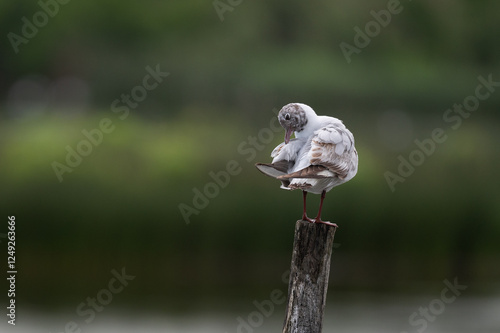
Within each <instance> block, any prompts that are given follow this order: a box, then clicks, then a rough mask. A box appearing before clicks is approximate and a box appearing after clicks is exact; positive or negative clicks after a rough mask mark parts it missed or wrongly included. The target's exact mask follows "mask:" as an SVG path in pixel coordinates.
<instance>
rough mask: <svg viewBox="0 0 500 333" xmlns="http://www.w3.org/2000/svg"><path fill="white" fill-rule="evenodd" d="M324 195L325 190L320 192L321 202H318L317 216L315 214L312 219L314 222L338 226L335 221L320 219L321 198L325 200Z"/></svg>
mask: <svg viewBox="0 0 500 333" xmlns="http://www.w3.org/2000/svg"><path fill="white" fill-rule="evenodd" d="M325 196H326V191H323V192H321V202H320V203H319V211H318V216H316V218H315V219H314V222H316V223H323V224H327V225H330V226H332V227H335V228H338V226H337V224H336V223H331V222H328V221H323V220H321V210H322V209H323V200H325Z"/></svg>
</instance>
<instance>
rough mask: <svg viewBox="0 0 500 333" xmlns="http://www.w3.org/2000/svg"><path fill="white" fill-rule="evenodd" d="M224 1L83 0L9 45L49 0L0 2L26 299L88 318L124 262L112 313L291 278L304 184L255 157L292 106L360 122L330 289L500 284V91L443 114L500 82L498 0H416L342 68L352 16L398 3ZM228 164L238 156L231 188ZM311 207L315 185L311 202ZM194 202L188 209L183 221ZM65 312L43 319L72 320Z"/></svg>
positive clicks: (2, 84) (493, 291)
mask: <svg viewBox="0 0 500 333" xmlns="http://www.w3.org/2000/svg"><path fill="white" fill-rule="evenodd" d="M47 3H50V2H47ZM52 4H53V2H52ZM226 4H227V3H226ZM231 8H232V11H225V12H223V13H221V14H220V15H222V18H223V20H221V19H220V17H221V16H220V15H219V14H218V13H217V10H216V9H215V7H214V4H213V3H212V2H210V1H169V2H167V1H142V2H131V3H129V2H123V1H116V0H112V1H106V2H97V1H84V2H81V1H70V2H68V3H67V4H60V5H59V8H58V10H57V13H55V14H54V15H53V17H49V18H48V20H47V22H46V24H44V25H42V26H41V27H39V28H38V32H37V33H36V34H35V35H34V36H33V37H32V38H27V39H26V40H27V43H22V44H19V45H18V46H17V51H18V52H16V47H13V45H12V43H11V41H10V38H12V34H11V35H10V36H11V37H10V38H9V33H14V34H17V35H18V36H22V34H23V32H22V29H23V25H24V24H25V21H23V20H22V18H23V17H26V18H27V19H28V20H29V21H30V22H33V15H35V14H36V13H37V12H40V11H41V10H42V7H41V5H40V4H39V3H36V2H34V1H5V2H2V4H0V31H2V33H3V37H2V39H1V52H0V140H1V141H0V184H1V186H0V208H1V211H2V214H3V219H4V223H3V227H2V228H1V230H0V231H1V232H3V233H4V234H5V233H6V232H7V229H6V227H7V216H11V215H15V216H16V223H17V229H16V232H17V233H16V238H17V242H16V258H17V266H18V271H19V274H18V276H17V288H18V289H17V293H16V300H17V301H18V303H19V304H22V306H21V305H20V307H19V308H18V313H22V312H23V309H29V311H33V312H35V313H38V312H41V313H46V314H47V315H51V314H53V313H59V312H61V311H62V313H64V312H69V313H72V314H73V317H75V315H74V308H75V307H76V306H77V305H78V304H79V303H80V302H82V301H84V300H85V299H86V297H88V296H90V295H95V294H96V293H97V292H98V291H99V290H100V289H102V288H104V287H105V286H106V285H107V283H108V281H109V279H110V278H111V277H112V274H111V273H110V272H111V270H112V269H116V270H117V271H120V270H121V268H122V267H125V268H126V271H127V273H128V274H131V275H134V276H136V278H135V280H133V281H131V282H130V285H129V286H127V287H126V288H125V289H124V291H123V293H121V294H120V295H115V298H114V300H113V303H112V304H110V305H108V307H109V309H111V308H113V309H114V310H115V311H118V314H120V315H121V314H125V313H127V311H135V310H136V309H140V310H143V311H144V312H146V313H149V312H154V313H158V315H159V316H160V317H161V316H163V315H165V314H167V313H168V314H169V315H171V314H172V313H173V314H178V315H186V314H190V313H196V311H203V310H206V309H213V308H221V309H222V311H226V310H225V309H231V310H234V309H235V308H238V306H240V305H238V304H243V305H241V306H242V307H243V308H246V307H251V306H252V305H251V304H252V301H253V300H254V299H265V298H268V297H269V293H270V291H272V290H273V289H275V288H282V289H283V290H284V291H286V287H284V285H283V283H282V282H281V276H282V274H283V272H285V271H286V270H287V269H288V267H289V263H290V258H291V246H292V242H293V230H294V225H295V221H296V220H297V219H298V218H300V214H301V209H302V208H301V207H302V206H301V193H300V192H298V191H293V192H286V191H283V190H280V189H279V188H278V186H279V183H278V182H277V181H273V180H272V179H270V178H267V177H265V176H263V175H262V174H260V173H259V172H258V171H257V170H256V169H255V168H254V166H253V164H254V163H256V162H269V161H270V160H271V158H270V157H269V154H270V152H271V151H272V149H273V148H274V147H275V146H276V145H277V144H279V143H280V142H282V140H283V135H284V131H279V132H278V131H273V130H272V128H273V127H270V124H271V121H272V119H273V117H275V113H276V112H277V111H278V110H279V109H280V108H281V107H282V106H283V105H285V104H287V103H289V102H302V103H306V104H308V105H310V106H311V107H313V108H314V109H315V110H316V111H317V113H318V114H325V115H330V116H335V117H337V118H339V119H342V120H343V121H344V123H345V124H346V125H347V127H348V128H349V129H350V130H351V131H352V132H353V133H354V136H355V138H356V147H357V149H358V152H359V172H358V175H357V176H356V177H355V178H354V179H353V180H352V181H350V182H349V183H347V184H345V185H342V186H340V187H338V188H335V189H334V190H332V191H331V192H329V193H328V195H327V197H326V201H325V205H326V206H325V208H324V214H323V216H324V218H325V219H329V220H331V221H332V222H336V223H337V224H338V225H339V226H340V228H339V230H338V231H337V234H336V239H335V240H336V243H338V248H336V249H335V253H334V255H333V259H332V273H331V276H330V290H331V293H330V294H331V295H332V296H330V298H331V299H332V300H334V299H335V298H334V296H333V294H332V293H334V292H337V293H342V292H345V293H379V294H383V295H385V294H391V295H415V294H421V293H430V294H432V295H439V291H440V290H441V288H442V281H443V280H444V279H450V280H453V279H454V278H455V277H457V278H458V280H459V281H460V282H461V283H465V284H467V285H468V286H469V289H468V291H467V293H468V294H469V295H498V281H499V278H500V265H498V263H499V255H500V246H499V241H498V239H499V236H500V223H498V222H499V220H500V208H499V207H500V206H499V205H498V202H499V199H500V197H499V192H498V186H499V182H498V166H499V152H500V150H499V147H498V142H499V131H498V130H499V116H498V109H499V106H500V91H495V92H493V93H492V94H491V96H489V97H488V98H487V99H486V100H484V101H481V102H480V104H479V106H478V108H477V110H475V111H474V112H471V114H470V116H469V117H468V118H465V119H462V120H463V121H462V122H461V123H460V126H457V128H456V129H453V128H452V126H451V125H454V124H457V123H456V122H455V121H453V122H449V121H448V122H447V121H445V119H444V118H443V117H444V115H445V113H446V112H447V109H449V108H453V105H454V104H461V103H463V102H464V99H466V98H467V97H468V96H471V95H474V93H475V90H476V87H477V86H478V85H479V84H480V81H478V77H479V76H482V77H484V78H488V76H491V77H492V80H493V81H495V82H499V81H500V57H499V56H500V35H499V34H498V32H499V31H500V20H499V19H498V18H499V13H500V3H499V2H497V1H493V0H490V1H472V0H470V1H439V2H436V1H412V2H409V1H403V2H401V4H400V7H399V8H400V10H401V11H400V12H399V13H398V14H393V15H391V18H390V22H388V24H387V25H386V26H385V27H380V26H379V27H380V32H379V33H377V34H375V36H374V37H372V38H370V43H369V44H368V45H367V46H366V47H362V48H361V47H360V48H359V50H358V51H359V53H353V54H352V55H351V56H350V62H348V60H347V59H346V58H345V57H344V54H343V52H342V50H341V47H340V44H341V43H343V42H344V43H348V44H350V45H352V46H356V44H355V42H354V38H355V35H356V31H355V30H354V28H355V27H360V29H361V30H363V31H364V30H365V25H366V24H367V23H369V22H370V21H374V16H373V14H371V13H370V11H375V12H377V13H380V12H379V11H381V10H386V9H387V2H386V1H355V2H350V1H335V2H319V1H315V2H303V1H295V0H288V1H284V0H275V1H267V2H257V3H256V2H253V1H242V2H241V3H240V4H237V5H236V6H234V7H233V6H231ZM52 9H54V8H52ZM54 10H55V9H54ZM40 17H42V16H40ZM47 17H48V16H47ZM42 23H43V22H42ZM148 66H149V67H150V68H152V69H155V68H157V67H158V68H159V69H160V70H161V71H162V72H168V73H169V75H168V76H166V77H164V78H163V81H162V82H160V83H159V84H158V86H157V87H156V88H154V89H152V90H150V91H147V96H145V97H144V100H142V101H140V102H138V103H137V106H135V107H129V108H128V111H129V112H128V115H127V116H123V115H124V113H123V112H125V111H123V109H122V111H120V112H113V108H112V104H113V102H114V101H115V100H117V99H120V98H121V95H122V94H129V95H130V94H131V92H133V91H134V90H133V89H134V88H135V87H137V86H138V85H139V86H140V85H142V84H143V79H144V77H145V76H146V75H147V74H148V70H147V69H146V68H147V67H148ZM149 82H151V83H153V82H154V81H153V80H151V81H149ZM497 89H498V88H497ZM139 90H140V88H136V90H135V92H136V93H137V92H138V91H139ZM482 91H483V92H484V91H486V90H482ZM118 105H120V106H122V107H123V106H124V105H125V104H124V103H119V104H118ZM114 111H117V110H116V109H115V110H114ZM120 116H123V117H122V118H123V119H121V118H120ZM106 118H108V119H110V121H111V123H112V126H113V130H112V131H111V132H110V133H102V132H101V133H102V139H101V140H99V144H97V145H92V148H91V151H90V152H89V154H88V156H84V157H82V160H81V162H80V163H77V164H78V165H77V166H76V167H74V168H73V167H72V168H71V169H72V171H71V172H67V173H64V174H63V175H62V181H60V180H59V179H58V177H57V176H56V173H55V172H54V169H53V164H54V162H58V163H61V164H66V163H67V162H65V159H66V157H67V153H68V152H67V150H66V149H67V147H68V146H69V147H71V148H72V149H77V147H78V145H79V144H80V145H82V143H81V142H82V140H86V137H85V136H84V135H83V133H82V131H83V130H87V131H92V130H94V129H96V128H98V127H99V124H100V122H101V121H102V119H106ZM273 124H274V123H273ZM436 128H442V129H443V131H444V133H445V135H446V138H447V139H446V140H445V142H444V143H437V144H435V151H434V152H433V153H431V154H429V156H427V155H426V156H425V158H424V160H423V162H422V163H421V165H419V166H416V167H415V170H414V171H413V172H412V173H411V175H409V176H408V177H407V178H406V180H405V181H404V182H398V183H397V184H396V185H395V187H394V188H395V191H391V188H390V186H389V184H388V182H387V180H386V175H387V172H392V173H394V174H397V173H398V166H399V164H400V159H398V157H399V156H402V158H403V159H405V160H408V159H409V156H410V154H412V153H413V154H414V156H416V155H415V154H418V153H415V150H418V146H417V145H416V144H415V142H414V141H415V140H420V141H422V140H428V139H430V138H431V133H432V132H433V131H434V130H435V129H436ZM94 133H95V132H94ZM97 136H98V135H97ZM82 149H84V148H82ZM230 161H236V162H230ZM228 162H230V163H237V165H238V168H237V171H235V172H234V174H233V175H230V176H229V177H228V178H227V182H226V180H225V179H226V178H224V176H222V175H221V172H222V171H223V170H226V168H227V165H228ZM233 171H234V170H233ZM211 173H216V174H219V175H220V176H219V177H222V178H221V179H224V181H223V185H224V186H223V187H221V186H217V187H215V188H214V187H213V185H208V186H209V187H210V186H212V187H211V190H210V189H209V190H208V191H209V196H212V198H210V197H209V198H207V199H206V200H205V203H203V199H198V200H201V201H200V202H199V203H198V208H196V207H195V206H194V203H193V200H194V199H195V193H196V191H197V190H200V191H202V192H203V191H204V190H205V187H206V186H207V184H209V183H214V180H213V177H211V176H210V174H211ZM226 183H227V184H226ZM210 191H213V192H210ZM318 203H319V198H318V197H317V196H312V195H311V196H309V214H310V215H314V213H315V212H316V209H317V206H318ZM182 205H186V206H190V207H194V209H196V211H197V213H195V214H191V215H190V216H189V218H188V219H189V223H186V219H185V218H183V215H182V214H181V209H180V207H186V206H182ZM200 205H201V206H202V207H201V206H200ZM1 241H2V242H1V244H2V245H1V248H2V249H4V250H2V252H3V254H2V255H5V260H4V259H2V261H4V262H5V261H6V256H7V255H6V252H7V250H6V246H5V244H6V240H5V239H1ZM2 267H3V266H2ZM5 287H7V285H5ZM2 293H3V292H2ZM339 302H341V301H339ZM26 311H27V310H26ZM110 311H111V310H108V308H106V311H105V312H106V313H109V312H110ZM411 311H413V310H411ZM411 311H410V313H411ZM278 312H279V313H278ZM278 312H277V314H276V315H277V316H278V317H280V316H281V315H282V314H283V312H284V308H283V306H282V307H281V308H280V310H279V311H278ZM243 313H245V312H244V311H243ZM410 313H405V314H403V316H402V317H403V319H404V318H406V316H407V315H409V314H410ZM61 316H62V315H61ZM26 317H29V316H27V315H25V316H24V317H21V315H20V314H19V318H20V319H19V321H20V322H21V323H22V322H23V321H24V322H28V321H29V320H28V319H27V318H26ZM21 318H23V319H21ZM61 318H69V319H61V320H59V321H60V322H61V324H60V325H59V324H55V325H53V326H50V327H49V329H52V330H54V331H56V330H57V329H61V328H62V327H63V325H62V324H63V323H64V322H65V321H67V320H70V319H71V318H72V317H71V316H69V317H61ZM76 318H77V317H76ZM73 319H75V318H73ZM98 319H99V318H97V320H98ZM32 321H35V319H32ZM235 324H236V322H235ZM401 329H405V327H401Z"/></svg>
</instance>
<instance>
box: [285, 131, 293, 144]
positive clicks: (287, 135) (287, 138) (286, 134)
mask: <svg viewBox="0 0 500 333" xmlns="http://www.w3.org/2000/svg"><path fill="white" fill-rule="evenodd" d="M292 132H293V130H292V129H291V128H287V129H285V144H288V142H290V137H291V136H292Z"/></svg>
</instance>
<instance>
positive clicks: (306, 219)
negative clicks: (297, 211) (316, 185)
mask: <svg viewBox="0 0 500 333" xmlns="http://www.w3.org/2000/svg"><path fill="white" fill-rule="evenodd" d="M302 196H303V198H304V211H303V213H302V221H309V222H311V223H314V220H313V219H310V218H308V217H307V213H306V197H307V192H306V191H302Z"/></svg>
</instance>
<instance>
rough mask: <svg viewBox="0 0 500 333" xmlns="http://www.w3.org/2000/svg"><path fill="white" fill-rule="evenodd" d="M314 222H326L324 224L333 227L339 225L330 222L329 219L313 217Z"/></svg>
mask: <svg viewBox="0 0 500 333" xmlns="http://www.w3.org/2000/svg"><path fill="white" fill-rule="evenodd" d="M314 223H322V224H326V225H329V226H331V227H335V228H338V227H339V226H338V225H337V223H332V222H330V221H323V220H322V219H315V220H314Z"/></svg>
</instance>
